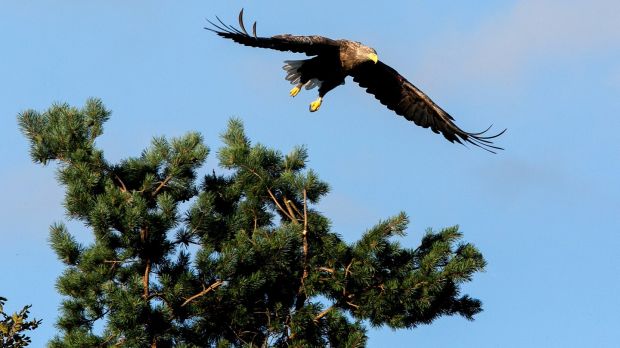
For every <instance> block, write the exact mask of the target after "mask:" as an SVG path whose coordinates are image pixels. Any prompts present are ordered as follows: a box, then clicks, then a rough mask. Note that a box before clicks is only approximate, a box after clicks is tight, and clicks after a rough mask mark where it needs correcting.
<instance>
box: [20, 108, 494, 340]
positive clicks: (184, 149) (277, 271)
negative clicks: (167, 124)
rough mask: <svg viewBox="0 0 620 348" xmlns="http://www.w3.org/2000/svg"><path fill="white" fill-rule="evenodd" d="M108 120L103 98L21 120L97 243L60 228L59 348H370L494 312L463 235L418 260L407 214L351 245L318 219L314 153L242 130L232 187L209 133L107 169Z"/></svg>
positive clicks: (442, 237) (445, 235)
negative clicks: (396, 334) (281, 148)
mask: <svg viewBox="0 0 620 348" xmlns="http://www.w3.org/2000/svg"><path fill="white" fill-rule="evenodd" d="M109 116H110V112H109V111H108V110H106V109H105V107H104V106H103V104H102V103H101V101H99V100H95V99H92V100H89V101H88V102H87V103H86V105H85V106H84V107H83V108H81V109H78V108H75V107H70V106H68V105H65V104H60V105H54V106H52V107H51V108H50V109H49V110H47V111H45V112H42V113H39V112H36V111H33V110H29V111H25V112H23V113H21V114H20V115H19V116H18V121H19V124H20V127H21V129H22V131H23V133H24V134H25V135H26V137H27V138H28V139H29V140H30V143H31V156H32V159H33V160H34V161H35V162H37V163H41V164H46V163H48V162H50V161H56V162H58V164H59V165H58V179H59V181H60V183H61V184H62V185H64V186H65V187H66V196H65V200H64V204H65V207H66V210H67V214H68V216H69V217H70V218H73V219H77V220H79V221H82V222H83V223H84V224H85V225H86V226H87V227H88V228H89V230H91V231H92V233H93V235H94V242H93V243H90V244H88V245H83V244H80V243H78V242H77V241H76V239H75V238H74V236H73V235H72V234H71V233H69V231H68V230H67V228H66V227H65V226H64V225H63V224H55V225H52V227H51V230H50V241H51V245H52V248H53V249H54V251H55V252H56V254H57V255H58V257H59V259H60V260H61V261H62V262H64V263H65V264H66V270H65V271H64V273H63V274H62V275H61V276H60V277H59V278H58V281H57V289H58V291H59V292H60V293H61V294H62V295H63V296H64V300H63V302H62V309H61V313H60V315H59V318H58V321H57V324H56V325H57V327H58V329H59V330H60V334H59V335H58V336H57V337H55V338H54V339H53V340H52V341H51V347H83V346H88V347H94V346H113V345H122V346H126V347H145V346H151V347H172V346H175V347H229V346H248V347H254V346H256V347H284V346H293V347H317V346H333V347H362V346H365V344H366V340H367V337H366V335H365V325H368V324H370V325H373V326H380V325H386V326H388V327H391V328H395V329H397V328H414V327H416V326H417V325H420V324H428V323H430V322H431V321H433V320H434V319H436V318H438V317H439V316H442V315H456V314H458V315H461V316H463V317H465V318H467V319H472V318H473V316H474V315H475V314H476V313H478V312H480V311H481V303H480V301H478V300H476V299H473V298H470V297H469V296H467V295H464V296H461V295H460V285H461V284H463V283H464V282H467V281H470V280H471V278H472V275H473V274H474V273H475V272H477V271H481V270H483V268H484V266H485V261H484V259H483V257H482V255H481V253H480V252H479V251H478V250H477V249H476V248H475V247H474V246H473V245H471V244H468V243H463V242H461V241H460V240H461V234H460V233H459V232H458V229H457V227H451V228H446V229H442V230H440V231H438V232H433V231H427V232H426V234H425V235H424V236H423V238H422V241H421V244H420V245H419V246H418V247H417V248H415V249H410V248H405V247H402V246H401V245H400V244H399V243H398V241H397V240H396V239H397V238H396V237H398V236H402V235H404V233H405V229H406V227H407V223H408V219H407V216H406V215H405V214H404V213H400V214H398V215H396V216H394V217H392V218H389V219H386V220H385V221H382V222H379V223H378V224H377V225H376V226H374V227H372V228H370V229H369V230H367V231H365V232H363V233H361V237H360V239H359V240H358V241H357V242H355V243H351V244H349V243H346V242H345V241H343V239H342V238H341V237H340V236H339V235H338V234H337V233H335V232H333V231H332V230H331V226H330V222H329V220H328V219H327V218H326V217H324V216H323V215H322V214H321V213H320V212H319V211H317V210H316V209H315V208H314V207H315V205H316V203H317V202H318V201H319V200H320V199H321V198H322V197H323V196H325V195H326V194H327V192H328V189H329V187H328V185H327V184H326V183H325V182H323V181H321V180H320V179H319V177H318V176H317V174H316V173H315V172H314V171H312V170H310V169H307V168H306V162H307V158H308V152H307V150H306V149H305V148H304V147H297V148H294V149H293V150H292V151H290V152H289V153H288V154H286V155H283V154H282V153H280V152H278V151H275V150H272V149H269V148H267V147H265V146H263V145H260V144H252V143H251V142H250V140H249V139H248V138H247V136H246V135H245V132H244V129H243V126H242V123H241V122H240V121H239V120H231V121H230V122H229V126H228V129H227V130H226V132H225V133H224V134H223V135H222V139H223V141H224V144H225V145H224V146H223V148H221V149H220V150H219V152H218V158H219V162H220V166H221V167H222V168H225V169H227V170H226V171H225V172H226V174H216V173H215V172H214V173H212V174H209V175H206V176H205V177H204V178H202V179H199V178H197V170H198V169H199V168H200V167H201V166H202V165H203V164H204V162H205V160H206V158H207V155H208V153H209V149H208V148H207V147H206V146H205V145H204V144H203V139H202V138H201V136H200V135H199V134H198V133H189V134H187V135H185V136H183V137H180V138H174V139H170V140H168V139H166V138H154V139H153V141H152V144H151V146H150V147H149V148H148V149H146V150H145V151H143V152H142V154H141V155H140V156H138V157H131V158H128V159H126V160H123V161H120V162H119V163H116V164H113V163H109V162H108V161H106V159H105V157H104V155H103V152H102V150H100V149H99V148H97V146H96V143H95V141H96V139H97V137H98V136H100V135H101V134H102V132H103V125H104V123H105V122H106V121H107V120H108V118H109ZM184 202H188V203H186V204H183V203H184ZM182 204H183V205H182ZM182 207H187V208H186V209H185V211H181V210H182ZM95 323H102V325H101V326H102V327H103V329H101V330H95V329H94V324H95ZM101 326H100V327H101Z"/></svg>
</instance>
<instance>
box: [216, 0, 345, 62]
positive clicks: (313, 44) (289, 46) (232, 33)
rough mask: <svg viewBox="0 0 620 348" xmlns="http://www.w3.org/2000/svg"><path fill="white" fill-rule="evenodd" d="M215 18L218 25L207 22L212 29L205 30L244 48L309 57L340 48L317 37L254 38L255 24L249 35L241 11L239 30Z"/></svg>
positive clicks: (332, 42)
mask: <svg viewBox="0 0 620 348" xmlns="http://www.w3.org/2000/svg"><path fill="white" fill-rule="evenodd" d="M216 18H217V20H218V21H219V24H215V23H213V22H211V21H209V23H210V24H211V25H212V26H213V28H208V27H205V29H207V30H210V31H212V32H214V33H216V34H217V35H219V36H221V37H224V38H227V39H231V40H233V41H235V42H237V43H240V44H242V45H246V46H251V47H260V48H270V49H274V50H278V51H291V52H295V53H305V54H306V55H309V56H316V55H318V54H320V53H326V52H328V51H334V52H338V50H339V47H340V46H339V43H338V41H336V40H332V39H329V38H326V37H323V36H318V35H312V36H295V35H290V34H284V35H276V36H272V37H260V36H256V22H254V25H252V35H250V34H249V33H248V32H247V30H246V29H245V25H244V24H243V10H241V12H239V27H240V29H237V28H235V27H233V26H231V25H227V24H224V23H223V22H222V21H221V20H220V19H219V18H218V17H216Z"/></svg>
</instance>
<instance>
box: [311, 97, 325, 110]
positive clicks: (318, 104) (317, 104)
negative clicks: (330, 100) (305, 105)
mask: <svg viewBox="0 0 620 348" xmlns="http://www.w3.org/2000/svg"><path fill="white" fill-rule="evenodd" d="M322 102H323V98H321V97H318V98H316V100H315V101H313V102H312V103H310V112H315V111H317V110H318V109H319V108H320V107H321V103H322Z"/></svg>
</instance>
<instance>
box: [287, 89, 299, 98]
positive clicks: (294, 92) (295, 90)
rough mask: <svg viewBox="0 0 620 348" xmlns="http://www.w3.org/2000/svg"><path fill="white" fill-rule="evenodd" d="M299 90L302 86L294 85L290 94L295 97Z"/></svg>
mask: <svg viewBox="0 0 620 348" xmlns="http://www.w3.org/2000/svg"><path fill="white" fill-rule="evenodd" d="M299 91H301V87H300V86H295V87H293V89H291V91H290V92H289V94H290V95H291V97H294V96H296V95H297V94H299Z"/></svg>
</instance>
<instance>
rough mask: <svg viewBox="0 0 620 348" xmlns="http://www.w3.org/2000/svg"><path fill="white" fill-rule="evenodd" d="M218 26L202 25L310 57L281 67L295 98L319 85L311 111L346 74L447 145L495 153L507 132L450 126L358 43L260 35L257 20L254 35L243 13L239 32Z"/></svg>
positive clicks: (422, 96)
mask: <svg viewBox="0 0 620 348" xmlns="http://www.w3.org/2000/svg"><path fill="white" fill-rule="evenodd" d="M216 18H217V21H218V22H219V24H217V23H214V22H212V21H209V20H207V21H208V22H209V23H210V24H211V26H212V27H205V29H207V30H210V31H212V32H214V33H216V34H217V35H219V36H221V37H224V38H226V39H231V40H233V41H235V42H237V43H240V44H242V45H246V46H251V47H259V48H270V49H274V50H278V51H290V52H295V53H305V54H306V55H307V56H312V58H310V59H305V60H286V61H284V66H283V69H284V70H285V71H286V80H288V81H289V82H290V83H291V84H293V85H294V87H293V89H291V90H290V92H289V94H290V95H291V96H292V97H295V96H297V94H299V92H300V91H301V89H302V88H306V89H308V90H309V89H311V88H314V87H318V92H319V95H318V98H317V99H316V100H314V101H313V102H312V103H310V112H315V111H317V110H319V108H320V107H321V104H322V103H323V98H324V97H325V95H326V94H327V93H328V92H329V91H331V90H332V89H334V88H336V87H338V86H340V85H343V84H344V83H345V78H346V77H347V76H351V77H353V81H355V82H357V83H358V84H359V85H360V86H361V87H362V88H365V89H366V92H368V93H370V94H372V95H374V96H375V98H376V99H378V100H379V102H381V104H383V105H385V106H387V108H388V109H390V110H392V111H394V112H395V113H396V114H398V115H401V116H404V117H405V118H406V119H407V120H409V121H413V122H414V123H415V124H416V125H418V126H420V127H424V128H430V129H431V130H432V131H433V132H435V133H437V134H439V133H441V134H442V135H443V136H444V137H445V138H446V139H447V140H448V141H450V142H451V143H454V142H456V143H459V144H463V145H464V142H465V143H469V144H473V145H475V146H478V147H480V148H482V149H485V150H487V151H489V152H492V153H495V150H503V148H501V147H499V146H496V145H494V144H493V141H492V139H494V138H497V137H498V136H500V135H502V134H503V133H504V132H505V131H506V129H504V130H503V131H501V132H499V133H497V134H495V135H487V132H488V131H489V129H490V128H491V126H490V127H488V128H487V129H486V130H484V131H482V132H478V133H469V132H466V131H464V130H462V129H461V128H459V127H458V126H457V125H456V124H455V123H454V118H452V116H450V115H449V114H448V113H447V112H446V111H444V110H443V109H442V108H440V107H439V106H438V105H437V104H435V102H433V101H432V100H431V99H430V98H429V97H428V96H427V95H426V94H424V93H423V92H422V91H421V90H420V89H418V88H417V87H416V86H414V85H413V84H412V83H411V82H409V81H408V80H407V79H406V78H404V77H403V76H402V75H401V74H399V73H398V72H397V71H396V70H394V69H393V68H391V67H390V66H389V65H387V64H385V63H383V62H382V61H380V60H379V57H378V56H377V51H375V49H373V48H371V47H368V46H365V45H363V44H362V43H360V42H356V41H350V40H343V39H341V40H335V39H330V38H327V37H323V36H318V35H311V36H297V35H291V34H283V35H275V36H272V37H259V36H257V35H256V22H254V24H253V25H252V35H250V34H249V33H248V31H247V30H246V28H245V25H244V21H243V9H241V11H240V12H239V18H238V19H239V28H235V27H234V26H231V25H227V24H225V23H224V22H223V21H222V20H221V19H220V18H219V17H217V16H216Z"/></svg>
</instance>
